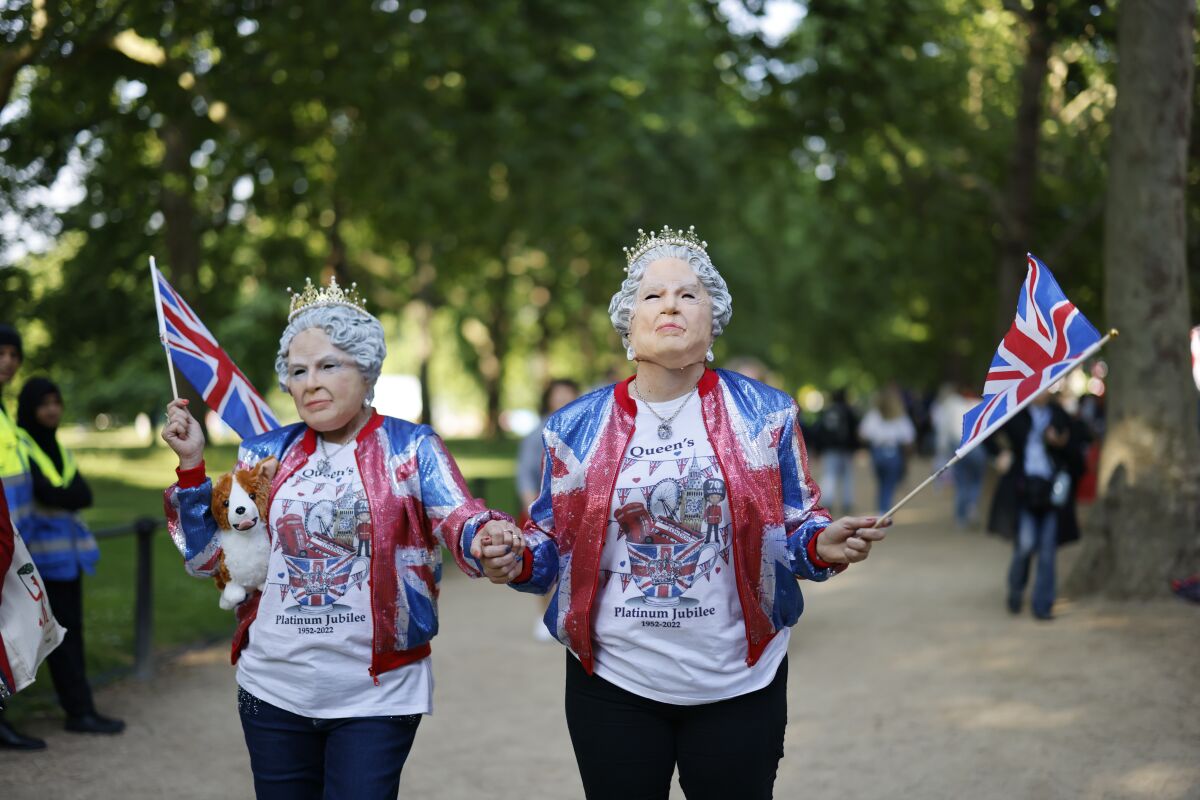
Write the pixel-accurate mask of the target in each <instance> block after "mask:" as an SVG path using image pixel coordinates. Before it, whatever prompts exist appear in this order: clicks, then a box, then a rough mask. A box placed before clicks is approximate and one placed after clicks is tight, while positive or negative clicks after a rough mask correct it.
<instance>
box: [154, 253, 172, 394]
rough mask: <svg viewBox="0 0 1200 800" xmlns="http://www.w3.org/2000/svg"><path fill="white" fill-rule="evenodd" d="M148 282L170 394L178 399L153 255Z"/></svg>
mask: <svg viewBox="0 0 1200 800" xmlns="http://www.w3.org/2000/svg"><path fill="white" fill-rule="evenodd" d="M150 283H151V284H152V285H153V286H154V312H155V313H156V314H158V340H159V341H160V342H162V346H163V350H165V351H166V353H167V372H169V373H170V375H171V394H172V395H173V396H174V397H175V399H176V400H178V399H179V384H177V383H176V382H175V362H174V361H173V360H172V359H171V348H170V347H168V346H167V322H166V320H164V319H163V313H162V294H161V293H160V292H159V290H158V267H157V266H155V264H154V256H150Z"/></svg>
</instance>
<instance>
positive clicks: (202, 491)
mask: <svg viewBox="0 0 1200 800" xmlns="http://www.w3.org/2000/svg"><path fill="white" fill-rule="evenodd" d="M251 460H252V461H254V462H256V463H257V461H258V459H257V457H255V456H254V455H253V454H252V453H250V452H248V451H247V450H246V449H245V448H244V447H239V448H238V465H239V467H242V466H244V465H246V463H247V462H248V461H251ZM212 488H213V487H212V480H211V479H209V478H205V479H204V480H203V481H202V482H200V483H199V484H197V485H195V486H181V485H180V484H179V483H174V484H172V485H171V486H170V487H169V488H168V489H167V490H166V491H165V492H164V493H163V512H164V514H165V515H166V517H167V532H168V533H169V534H170V535H171V541H172V542H173V543H174V544H175V549H177V550H178V551H179V554H180V555H182V556H183V565H184V569H186V570H187V573H188V574H189V575H194V576H195V577H197V578H207V577H210V576H212V575H213V574H215V573H216V572H217V570H218V569H219V567H220V555H221V537H220V536H218V535H217V522H216V520H215V519H213V515H212Z"/></svg>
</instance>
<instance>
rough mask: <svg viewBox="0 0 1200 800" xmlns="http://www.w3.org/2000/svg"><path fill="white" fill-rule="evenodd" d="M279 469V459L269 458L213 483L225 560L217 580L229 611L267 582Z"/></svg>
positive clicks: (216, 514) (218, 571)
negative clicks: (272, 508) (270, 508)
mask: <svg viewBox="0 0 1200 800" xmlns="http://www.w3.org/2000/svg"><path fill="white" fill-rule="evenodd" d="M278 468H279V461H278V459H276V458H274V457H272V458H266V459H263V460H262V461H260V462H258V465H257V466H255V467H254V469H238V470H234V471H233V472H226V473H225V474H224V475H222V476H221V477H219V478H217V480H216V482H214V483H213V495H212V499H213V502H212V509H213V518H214V519H215V520H216V521H217V527H218V528H220V536H221V561H220V566H219V568H218V569H217V573H216V575H214V576H213V580H214V581H215V582H216V584H217V588H218V589H221V590H222V591H221V599H220V601H219V603H218V605H220V606H221V608H224V609H226V610H228V609H231V608H233V607H234V606H236V605H237V604H238V603H240V602H242V601H243V600H245V599H246V597H247V595H249V594H250V592H252V591H254V590H255V589H262V588H263V585H264V584H265V583H266V580H267V562H268V561H269V560H270V557H271V540H270V538H269V537H268V536H267V508H268V503H269V500H270V496H271V479H272V478H274V477H275V471H276V470H277V469H278Z"/></svg>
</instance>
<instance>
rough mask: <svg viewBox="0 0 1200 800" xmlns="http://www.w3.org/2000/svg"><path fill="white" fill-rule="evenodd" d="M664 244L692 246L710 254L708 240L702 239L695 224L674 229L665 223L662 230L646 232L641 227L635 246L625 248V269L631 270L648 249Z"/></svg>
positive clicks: (705, 253)
mask: <svg viewBox="0 0 1200 800" xmlns="http://www.w3.org/2000/svg"><path fill="white" fill-rule="evenodd" d="M663 244H677V245H681V246H683V247H690V248H692V249H693V250H699V251H700V252H702V253H704V255H705V256H707V255H708V242H705V241H702V240H701V239H700V237H699V236H697V235H696V226H695V225H688V229H687V230H686V231H685V230H677V231H676V230H672V229H671V228H670V227H668V226H666V225H663V226H662V230H661V231H650V233H646V232H645V231H644V230H642V229H641V228H638V238H637V241H636V242H634V245H633V247H632V248H629V247H626V248H623V249H624V250H625V263H626V267H625V271H626V272H629V270H630V268H631V267H632V266H633V262H635V261H637V260H638V259H639V258H641V257H642V256H643V255H645V254H646V251H648V250H650V249H651V248H654V247H658V246H659V245H663Z"/></svg>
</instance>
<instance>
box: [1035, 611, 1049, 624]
mask: <svg viewBox="0 0 1200 800" xmlns="http://www.w3.org/2000/svg"><path fill="white" fill-rule="evenodd" d="M1033 618H1034V619H1036V620H1038V621H1040V622H1049V621H1050V620H1052V619H1054V613H1053V612H1051V611H1047V612H1046V613H1044V614H1039V613H1038V612H1036V611H1035V612H1033Z"/></svg>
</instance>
